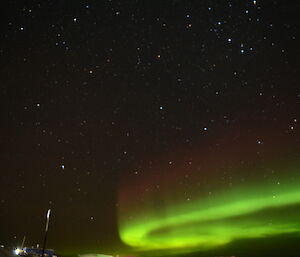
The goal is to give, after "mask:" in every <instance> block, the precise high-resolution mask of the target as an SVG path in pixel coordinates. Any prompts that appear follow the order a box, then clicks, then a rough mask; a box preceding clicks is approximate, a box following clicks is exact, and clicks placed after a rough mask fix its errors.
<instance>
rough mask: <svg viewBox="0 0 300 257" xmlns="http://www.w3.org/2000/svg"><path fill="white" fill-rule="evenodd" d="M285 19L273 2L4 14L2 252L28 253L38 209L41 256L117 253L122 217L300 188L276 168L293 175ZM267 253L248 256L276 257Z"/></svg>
mask: <svg viewBox="0 0 300 257" xmlns="http://www.w3.org/2000/svg"><path fill="white" fill-rule="evenodd" d="M298 13H299V5H298V4H297V3H296V1H283V0H282V1H280V0H278V1H274V0H273V1H271V0H266V1H259V0H258V1H251V0H242V1H241V0H239V1H237V0H236V1H207V0H203V1H184V0H173V1H169V0H164V1H138V0H131V1H114V0H109V1H90V0H85V1H54V0H47V1H12V0H11V1H6V2H5V3H4V4H3V6H2V8H1V20H2V21H1V25H0V26H1V40H0V64H1V69H0V87H1V99H0V106H1V109H0V111H1V136H0V143H1V173H0V182H1V187H0V222H1V226H0V227H1V230H0V240H1V242H0V243H2V244H5V245H11V246H15V245H17V244H20V242H21V241H22V237H23V235H24V234H26V236H27V240H28V241H27V243H28V244H35V243H38V242H39V243H41V241H42V240H41V238H42V235H43V229H44V219H45V213H46V210H47V209H48V208H51V209H52V213H53V214H52V220H51V228H50V233H49V241H48V246H49V247H51V248H54V249H56V250H57V251H58V252H61V253H65V254H78V253H91V252H99V253H100V252H106V253H111V252H113V253H115V252H118V251H119V252H122V251H129V252H130V250H128V247H127V246H126V245H125V244H124V242H121V239H120V230H122V228H120V220H124V219H125V220H126V219H130V218H131V217H132V213H137V212H139V211H140V210H143V211H144V212H146V211H149V210H152V211H154V212H155V211H156V210H161V209H162V208H167V207H168V206H170V205H176V204H178V203H182V202H186V201H188V202H192V201H193V200H194V199H196V198H197V199H198V198H199V197H200V198H201V196H203V195H205V194H213V193H214V192H215V191H222V190H227V189H228V188H232V187H235V186H238V187H242V186H243V185H244V184H247V183H248V181H251V183H250V184H251V185H252V186H253V188H255V183H256V182H257V183H258V182H259V183H266V184H268V183H273V182H274V183H277V184H280V182H281V179H283V180H284V179H290V180H291V181H294V182H295V181H296V182H297V181H299V180H297V179H299V176H298V177H297V175H295V173H296V174H297V172H294V173H293V172H290V171H285V172H282V169H279V170H278V171H276V167H279V166H281V167H282V166H283V167H284V166H285V165H286V164H290V163H293V165H294V166H298V167H299V168H300V162H299V155H300V148H299V135H300V134H299V121H300V117H299V116H300V86H299V78H300V71H299V67H300V66H299V35H298V33H299V30H298V29H297V26H298V25H299V17H298ZM257 167H259V169H256V168H257ZM283 170H284V169H283ZM162 178H164V181H169V182H167V183H166V182H165V183H164V184H163V183H162ZM296 182H295V183H296ZM162 195H164V196H166V195H167V197H164V198H163V197H161V196H162ZM150 199H152V201H153V202H152V204H149V202H151V201H150ZM162 199H163V200H162ZM166 199H167V200H166ZM296 210H297V211H299V208H298V209H296ZM143 211H142V212H143ZM291 212H295V209H293V210H292V211H290V212H289V213H291ZM284 238H285V237H276V238H275V239H274V240H275V241H276V242H277V241H280V242H281V244H284V242H285V243H286V245H288V249H290V250H291V249H296V248H297V247H296V243H294V244H293V242H296V241H297V240H296V239H295V238H296V237H292V238H289V239H286V240H285V239H284ZM253 240H257V239H253ZM268 240H270V239H267V240H265V241H262V240H257V244H254V243H253V244H252V245H258V248H257V249H260V251H261V250H262V249H264V251H268V256H272V254H273V256H277V255H276V254H278V249H276V248H275V250H274V251H273V252H272V250H271V248H272V247H270V245H271V243H270V242H269V241H268ZM255 242H256V241H255ZM264 242H265V243H264ZM272 242H273V241H272ZM248 243H249V242H245V243H244V242H240V243H239V242H235V243H234V244H233V245H231V246H230V247H228V248H226V249H225V250H224V249H223V250H224V252H225V253H227V252H228V251H229V250H228V249H231V250H232V251H233V252H234V251H236V252H238V253H240V255H239V256H247V252H249V251H250V250H249V249H248V248H247V245H248ZM281 248H284V247H281ZM124 249H125V250H124ZM243 249H244V250H243ZM245 249H246V250H245ZM251 249H252V250H253V248H251ZM254 249H255V247H254ZM231 250H230V251H231ZM269 250H270V251H271V252H269ZM291 251H292V250H291ZM295 251H296V250H295ZM231 253H232V252H230V254H231ZM220 254H221V253H220ZM196 256H200V255H199V254H198V255H196Z"/></svg>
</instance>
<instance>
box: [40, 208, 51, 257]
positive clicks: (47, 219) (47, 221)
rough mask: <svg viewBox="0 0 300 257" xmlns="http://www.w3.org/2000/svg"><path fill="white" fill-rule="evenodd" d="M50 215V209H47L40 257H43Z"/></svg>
mask: <svg viewBox="0 0 300 257" xmlns="http://www.w3.org/2000/svg"><path fill="white" fill-rule="evenodd" d="M50 214H51V209H49V210H48V211H47V216H46V228H45V235H44V242H43V251H42V257H44V254H45V248H46V242H47V235H48V230H49V222H50Z"/></svg>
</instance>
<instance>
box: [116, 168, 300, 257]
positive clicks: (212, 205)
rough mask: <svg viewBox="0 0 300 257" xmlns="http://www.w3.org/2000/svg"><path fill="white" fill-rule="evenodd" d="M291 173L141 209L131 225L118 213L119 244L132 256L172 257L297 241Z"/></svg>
mask: <svg viewBox="0 0 300 257" xmlns="http://www.w3.org/2000/svg"><path fill="white" fill-rule="evenodd" d="M296 167H299V165H297V166H296ZM297 170H299V169H298V168H295V167H293V168H288V169H287V168H286V170H285V172H284V174H288V175H285V179H281V180H280V182H274V181H272V182H268V183H259V182H256V183H254V182H252V183H249V184H248V185H244V186H239V187H235V188H231V189H222V190H220V191H219V192H218V193H216V194H214V195H213V196H210V197H202V198H199V199H197V200H193V201H190V202H185V203H177V204H174V203H173V204H170V205H169V206H167V208H165V209H164V210H159V209H158V210H155V211H153V210H152V211H151V210H150V209H149V211H147V208H146V207H145V208H144V209H143V208H142V206H141V208H140V210H141V212H139V213H136V214H135V215H133V216H131V219H128V218H126V217H128V215H127V216H125V215H124V213H121V215H119V227H120V230H119V234H120V238H121V239H122V241H123V242H124V243H125V244H127V245H129V246H131V247H132V248H133V249H134V250H135V251H137V252H146V251H158V252H159V251H164V252H166V253H170V254H171V253H172V254H173V253H177V252H178V253H182V252H186V253H187V252H195V251H209V250H214V249H218V248H219V247H221V246H226V245H229V244H230V243H234V242H235V241H238V240H247V239H257V238H269V237H274V236H280V235H284V234H292V233H293V234H296V235H298V236H300V233H299V232H300V219H299V215H298V214H299V213H300V180H299V179H298V178H299V176H298V178H297V177H296V176H295V175H292V174H296V173H297ZM297 213H298V214H297Z"/></svg>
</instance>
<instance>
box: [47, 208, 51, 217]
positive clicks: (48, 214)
mask: <svg viewBox="0 0 300 257" xmlns="http://www.w3.org/2000/svg"><path fill="white" fill-rule="evenodd" d="M50 213H51V209H49V210H48V212H47V219H49V218H50Z"/></svg>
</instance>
